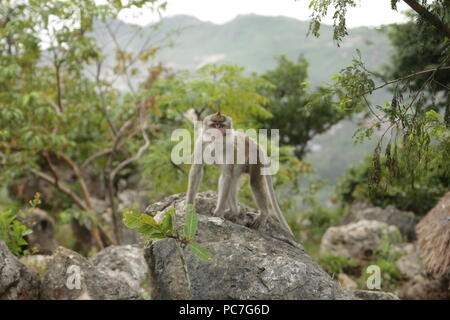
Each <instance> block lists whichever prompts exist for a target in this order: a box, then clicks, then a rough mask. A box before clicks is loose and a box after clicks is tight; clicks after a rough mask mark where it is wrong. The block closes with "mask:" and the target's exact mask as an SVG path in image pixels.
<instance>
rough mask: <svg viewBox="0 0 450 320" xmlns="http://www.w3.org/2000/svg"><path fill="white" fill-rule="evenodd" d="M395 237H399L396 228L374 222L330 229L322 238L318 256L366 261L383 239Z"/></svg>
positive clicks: (363, 222) (361, 222)
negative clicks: (330, 255) (327, 255)
mask: <svg viewBox="0 0 450 320" xmlns="http://www.w3.org/2000/svg"><path fill="white" fill-rule="evenodd" d="M395 235H397V236H398V235H399V230H398V229H397V227H395V226H392V225H388V224H386V223H384V222H380V221H374V220H373V221H371V220H360V221H358V222H354V223H350V224H347V225H342V226H336V227H330V228H328V230H327V231H326V232H325V234H324V235H323V237H322V241H321V243H320V254H321V255H325V254H333V255H335V256H341V257H347V258H355V259H359V260H368V259H370V258H371V257H372V255H373V254H374V252H375V250H376V249H377V248H379V247H380V245H381V242H382V239H383V238H384V237H386V238H387V239H391V238H393V237H394V236H395Z"/></svg>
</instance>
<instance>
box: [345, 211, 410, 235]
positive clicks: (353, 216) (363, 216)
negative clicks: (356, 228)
mask: <svg viewBox="0 0 450 320" xmlns="http://www.w3.org/2000/svg"><path fill="white" fill-rule="evenodd" d="M360 220H375V221H381V222H385V223H387V224H388V225H392V226H396V227H397V228H398V229H399V230H400V232H401V234H402V235H403V237H404V238H405V239H407V240H409V241H411V240H414V239H415V238H416V233H415V225H416V221H415V216H414V213H413V212H409V211H401V210H398V209H397V208H395V207H393V206H387V207H386V208H380V207H374V206H372V205H370V204H368V203H365V202H359V203H355V204H353V205H352V207H351V209H350V210H349V212H348V213H347V214H346V215H345V216H344V218H343V219H342V224H350V223H354V222H358V221H360Z"/></svg>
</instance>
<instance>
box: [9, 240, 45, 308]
mask: <svg viewBox="0 0 450 320" xmlns="http://www.w3.org/2000/svg"><path fill="white" fill-rule="evenodd" d="M39 284H40V282H39V275H38V273H37V272H35V271H33V270H30V269H28V268H27V267H26V266H25V265H24V264H22V263H21V262H20V261H19V259H17V257H15V256H14V255H13V254H12V253H11V252H10V251H9V249H8V247H7V246H6V244H5V242H3V240H0V300H18V299H19V300H36V299H38V298H39Z"/></svg>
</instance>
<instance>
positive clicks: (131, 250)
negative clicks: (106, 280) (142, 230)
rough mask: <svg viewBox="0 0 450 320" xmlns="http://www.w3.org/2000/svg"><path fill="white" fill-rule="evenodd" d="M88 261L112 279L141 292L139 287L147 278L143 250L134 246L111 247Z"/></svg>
mask: <svg viewBox="0 0 450 320" xmlns="http://www.w3.org/2000/svg"><path fill="white" fill-rule="evenodd" d="M89 260H90V261H91V262H92V264H93V265H94V266H96V267H97V269H98V270H100V271H103V272H105V273H106V274H107V275H108V276H109V277H111V278H112V279H119V280H123V281H125V282H126V283H127V284H128V285H129V286H130V287H131V288H133V290H136V291H140V290H141V285H142V283H143V282H144V280H145V279H146V277H147V276H148V266H147V262H146V261H145V259H144V250H143V249H142V248H138V247H135V246H131V245H125V246H111V247H108V248H106V249H105V250H102V251H100V252H99V253H97V254H96V255H95V256H93V257H92V258H90V259H89Z"/></svg>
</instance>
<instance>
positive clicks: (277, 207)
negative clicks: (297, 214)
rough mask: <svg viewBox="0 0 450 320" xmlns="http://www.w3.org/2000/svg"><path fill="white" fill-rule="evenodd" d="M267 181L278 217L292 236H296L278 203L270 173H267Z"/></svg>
mask: <svg viewBox="0 0 450 320" xmlns="http://www.w3.org/2000/svg"><path fill="white" fill-rule="evenodd" d="M266 183H267V189H268V190H269V195H270V198H271V200H272V201H271V203H272V204H273V207H274V208H273V209H274V210H275V213H276V218H277V219H278V221H279V222H280V224H281V225H282V226H283V227H284V228H285V229H286V231H288V232H289V233H290V234H291V236H292V237H294V234H293V233H292V230H291V228H290V227H289V225H288V223H287V221H286V218H285V217H284V215H283V213H282V212H281V209H280V206H279V204H278V200H277V197H276V195H275V190H274V189H273V182H272V176H271V175H270V174H268V175H266Z"/></svg>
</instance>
